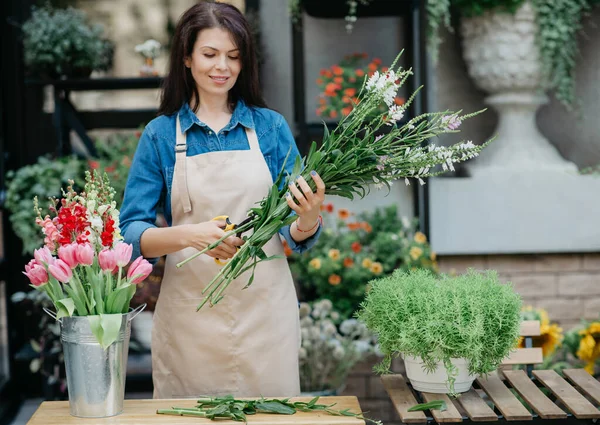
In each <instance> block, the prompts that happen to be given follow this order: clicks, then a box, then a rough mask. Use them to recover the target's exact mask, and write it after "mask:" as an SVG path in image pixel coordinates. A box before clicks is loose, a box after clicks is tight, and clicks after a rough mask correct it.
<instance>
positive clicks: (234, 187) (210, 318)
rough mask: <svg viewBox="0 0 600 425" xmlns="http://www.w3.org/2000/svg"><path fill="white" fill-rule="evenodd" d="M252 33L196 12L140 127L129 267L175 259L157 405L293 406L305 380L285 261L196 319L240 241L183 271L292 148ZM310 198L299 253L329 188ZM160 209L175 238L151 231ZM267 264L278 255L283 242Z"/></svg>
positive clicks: (297, 226) (296, 207)
mask: <svg viewBox="0 0 600 425" xmlns="http://www.w3.org/2000/svg"><path fill="white" fill-rule="evenodd" d="M257 69H258V66H257V60H256V56H255V51H254V45H253V41H252V36H251V33H250V27H249V25H248V23H247V21H246V20H245V18H244V16H243V15H242V14H241V13H240V11H239V10H238V9H236V8H235V7H233V6H231V5H228V4H224V3H209V2H202V3H199V4H197V5H195V6H193V7H191V8H190V9H189V10H188V11H187V12H185V13H184V15H183V16H182V17H181V19H180V21H179V23H178V25H177V28H176V30H175V35H174V38H173V47H172V51H171V57H170V69H169V73H168V75H167V77H166V79H165V83H164V88H163V93H162V99H161V104H160V108H159V116H158V118H156V119H154V120H153V121H151V122H150V123H149V124H148V125H147V126H146V128H145V130H144V132H143V134H142V136H141V138H140V141H139V145H138V148H137V152H136V154H135V157H134V160H133V163H132V166H131V170H130V174H129V179H128V182H127V187H126V190H125V200H124V203H123V208H122V210H121V227H122V229H123V234H124V237H125V240H126V241H127V242H128V243H131V244H133V246H134V250H135V251H136V253H135V254H134V256H135V255H139V254H138V252H139V253H141V254H142V255H143V256H144V257H146V258H149V259H156V258H157V257H160V256H163V255H167V262H166V267H165V275H164V278H163V281H162V286H161V292H160V297H159V299H158V302H157V304H156V309H155V313H154V328H153V334H152V378H153V382H154V397H155V398H178V397H198V396H200V395H225V394H233V395H235V396H250V397H255V396H260V395H263V396H293V395H297V394H298V393H299V392H300V387H299V375H298V348H299V340H300V334H299V320H298V301H297V298H296V293H295V289H294V286H293V282H292V278H291V274H290V271H289V268H288V265H287V262H286V261H285V259H281V260H274V261H268V262H264V263H260V264H259V265H258V267H257V269H256V272H255V275H254V283H253V285H252V286H251V287H250V288H248V289H246V290H244V291H242V290H241V288H242V287H243V286H244V285H245V284H246V282H247V279H248V275H247V274H245V275H243V276H242V277H240V279H239V280H237V281H234V282H233V283H232V285H231V286H230V288H229V289H228V292H227V295H226V296H225V298H224V299H223V300H222V301H220V302H219V304H218V305H216V306H214V307H212V308H209V307H208V306H207V307H206V308H203V309H201V310H200V311H199V312H196V307H197V305H198V304H199V303H200V301H201V299H202V297H203V295H202V289H203V288H204V287H205V286H206V285H207V284H208V282H210V280H211V279H212V278H213V276H215V275H216V274H217V273H218V271H219V269H220V267H221V266H220V265H218V264H217V263H216V262H215V259H221V260H227V259H229V258H231V257H232V256H233V255H234V254H235V252H236V249H237V247H238V246H240V245H242V244H243V240H241V239H240V238H237V237H233V236H232V237H229V238H227V239H226V240H225V241H224V242H223V243H222V244H221V245H220V246H218V247H217V248H215V249H213V250H211V251H208V252H207V253H206V255H201V256H200V257H198V258H196V259H195V260H193V261H191V262H190V263H188V264H186V265H185V266H183V267H181V268H176V267H175V265H176V264H177V263H178V262H180V261H182V260H183V259H185V258H188V257H189V256H190V255H192V254H193V253H195V252H197V250H202V249H204V248H205V247H207V246H208V245H209V244H211V243H213V242H215V241H216V240H218V239H219V238H221V237H222V236H223V235H224V234H225V233H224V230H223V228H224V227H225V224H226V223H225V222H224V221H222V220H217V221H213V220H212V218H214V217H216V216H220V215H228V216H230V217H231V221H232V222H233V223H239V222H241V221H242V220H244V219H245V218H246V213H247V211H248V210H249V208H251V207H252V206H253V205H254V204H255V203H256V202H258V201H260V200H261V199H262V198H263V197H264V196H265V195H266V194H267V192H268V189H269V187H270V186H272V184H273V180H274V176H277V174H278V173H279V170H280V169H281V167H282V166H284V161H285V158H286V155H287V154H288V152H289V150H290V149H291V154H290V156H289V159H288V161H287V162H285V168H286V169H287V170H288V171H289V172H291V170H292V168H293V163H294V160H295V157H296V156H298V150H297V148H296V146H295V143H294V139H293V137H292V134H291V132H290V129H289V127H288V125H287V124H286V122H285V120H284V119H283V117H282V116H281V115H280V114H278V113H276V112H274V111H272V110H269V109H266V108H265V107H264V101H263V100H262V98H261V95H260V91H259V84H258V73H257ZM312 178H313V179H314V181H315V183H316V185H317V191H316V193H313V192H312V191H311V189H310V188H309V186H308V184H307V182H306V181H305V180H304V179H302V178H300V179H299V180H298V181H296V182H295V183H293V184H291V185H290V188H289V192H290V193H291V195H290V196H288V204H289V206H290V207H291V208H292V210H293V211H294V212H295V213H296V214H297V216H298V218H297V220H296V221H295V222H294V223H292V225H291V226H289V227H287V228H285V229H282V232H281V233H282V234H283V236H284V237H285V239H286V240H287V242H288V243H289V245H290V247H291V248H292V249H293V250H295V251H296V252H302V251H304V250H305V249H308V248H309V247H310V246H312V245H313V244H314V242H315V241H316V238H317V237H318V233H319V231H320V227H321V225H320V221H319V218H320V216H319V211H320V207H321V205H322V203H323V200H324V191H325V186H324V184H323V181H322V180H321V179H320V177H319V176H318V175H316V173H313V175H312ZM161 204H162V206H163V207H164V211H165V216H166V219H167V222H168V223H169V227H164V228H157V227H156V226H155V225H154V223H155V219H156V212H157V208H158V207H159V206H160V205H161ZM265 252H266V253H267V255H276V254H283V247H282V243H281V240H280V239H279V237H278V236H276V237H274V238H273V239H272V240H271V241H270V242H269V243H267V245H265Z"/></svg>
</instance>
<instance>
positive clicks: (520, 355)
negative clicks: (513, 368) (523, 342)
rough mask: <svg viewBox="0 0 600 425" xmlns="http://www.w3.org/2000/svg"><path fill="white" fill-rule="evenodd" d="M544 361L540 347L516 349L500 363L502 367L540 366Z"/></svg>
mask: <svg viewBox="0 0 600 425" xmlns="http://www.w3.org/2000/svg"><path fill="white" fill-rule="evenodd" d="M543 361H544V355H543V353H542V348H541V347H534V348H517V349H516V351H513V352H511V353H510V354H509V355H508V357H507V358H506V359H505V360H504V361H503V362H502V364H503V365H514V364H540V363H542V362H543Z"/></svg>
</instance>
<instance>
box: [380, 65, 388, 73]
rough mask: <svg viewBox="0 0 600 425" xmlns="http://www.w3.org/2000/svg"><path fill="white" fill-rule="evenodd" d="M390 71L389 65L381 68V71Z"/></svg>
mask: <svg viewBox="0 0 600 425" xmlns="http://www.w3.org/2000/svg"><path fill="white" fill-rule="evenodd" d="M388 71H389V68H388V67H387V66H384V67H383V68H381V72H383V73H386V72H388Z"/></svg>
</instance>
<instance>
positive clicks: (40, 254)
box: [33, 247, 54, 264]
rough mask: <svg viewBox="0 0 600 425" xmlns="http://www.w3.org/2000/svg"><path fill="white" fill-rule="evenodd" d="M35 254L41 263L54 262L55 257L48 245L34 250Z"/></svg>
mask: <svg viewBox="0 0 600 425" xmlns="http://www.w3.org/2000/svg"><path fill="white" fill-rule="evenodd" d="M33 256H34V257H35V260H36V261H37V262H38V263H39V264H52V263H53V262H54V257H53V256H52V252H51V251H50V250H49V249H48V247H43V248H39V249H36V250H35V251H33Z"/></svg>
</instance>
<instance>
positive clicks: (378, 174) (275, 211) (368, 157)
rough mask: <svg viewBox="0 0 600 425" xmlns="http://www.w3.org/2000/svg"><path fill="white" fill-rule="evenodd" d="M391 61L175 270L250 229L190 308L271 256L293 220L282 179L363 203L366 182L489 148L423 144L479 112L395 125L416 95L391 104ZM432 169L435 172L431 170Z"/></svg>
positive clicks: (401, 75)
mask: <svg viewBox="0 0 600 425" xmlns="http://www.w3.org/2000/svg"><path fill="white" fill-rule="evenodd" d="M397 61H398V58H396V60H395V61H394V63H393V64H392V66H391V67H390V68H389V69H388V71H386V72H385V73H381V74H380V73H379V72H375V73H374V74H373V75H371V76H370V77H369V78H368V79H367V78H365V82H364V83H363V88H362V89H361V92H360V93H359V95H358V100H357V104H356V105H355V107H354V108H353V109H352V112H350V113H349V114H348V116H346V117H344V118H343V119H342V120H341V121H340V122H339V124H338V125H337V127H336V128H335V129H334V130H333V131H332V132H329V131H328V129H327V127H325V134H324V137H323V144H322V146H321V147H320V148H318V149H317V144H316V143H314V142H313V144H312V146H311V148H310V150H309V153H308V155H307V156H306V157H305V158H303V159H302V160H301V159H300V158H297V160H296V162H295V165H294V169H293V172H292V173H291V174H290V175H287V176H286V175H284V170H283V169H282V170H281V172H280V174H279V176H278V178H277V180H276V181H275V183H274V184H273V186H272V187H271V189H270V192H269V194H268V195H267V196H266V197H265V198H264V199H263V200H262V201H261V202H260V203H259V205H258V206H257V207H255V208H251V209H250V211H248V219H247V220H245V221H244V222H243V223H242V224H241V225H240V226H238V227H237V228H236V229H234V230H232V231H231V232H228V233H227V234H226V235H225V236H224V237H223V238H222V239H220V240H218V241H217V242H215V243H213V244H211V245H209V246H208V247H206V249H204V250H202V251H199V252H198V253H196V254H194V255H193V256H191V257H190V258H188V259H186V260H184V261H182V262H181V263H179V264H178V265H177V266H178V267H181V266H183V265H184V264H186V263H187V262H188V261H190V260H192V259H193V258H196V257H197V256H199V255H200V254H203V253H205V252H206V251H209V250H211V249H213V248H214V247H216V246H217V245H218V244H219V243H221V242H222V240H224V239H226V238H227V237H229V236H231V235H234V234H236V233H238V234H239V233H243V232H245V231H248V230H253V233H252V235H251V236H249V237H244V239H245V244H244V245H243V246H242V247H241V248H240V249H239V250H238V251H237V253H236V254H235V255H234V256H233V258H232V259H231V260H230V261H229V262H227V263H226V264H225V265H224V266H223V268H222V269H221V270H220V272H219V273H218V274H217V275H216V276H215V277H214V279H213V280H212V282H211V283H210V284H209V285H208V286H207V287H206V288H205V289H204V293H205V294H207V296H206V297H205V299H204V300H203V302H202V303H201V304H200V305H199V306H198V310H199V309H200V308H202V307H203V306H204V305H205V304H206V303H209V304H210V305H211V306H212V305H214V304H216V303H218V302H219V300H221V299H222V298H223V291H224V290H225V289H226V288H227V286H228V285H229V284H230V283H231V282H232V281H233V280H234V279H235V278H237V277H238V276H240V275H241V274H242V273H244V272H246V271H248V270H252V272H253V271H254V268H255V267H256V264H258V263H259V262H261V261H268V260H270V259H272V258H273V257H268V256H267V255H266V254H265V252H264V251H263V249H262V247H263V246H264V245H265V244H266V243H267V242H268V241H269V240H270V239H271V238H272V237H273V236H274V235H276V234H277V232H278V231H279V229H281V228H282V227H284V226H287V225H289V224H290V223H292V222H293V221H294V220H295V219H296V216H295V215H290V212H291V209H290V207H289V206H288V204H287V202H286V192H287V190H288V189H287V186H288V185H287V184H283V185H282V186H281V189H279V187H280V183H281V182H282V181H283V180H285V182H286V183H287V182H290V181H294V180H296V178H297V177H298V176H300V175H301V176H302V177H304V178H305V180H306V181H307V182H308V183H309V185H310V186H311V188H312V189H313V190H314V189H315V184H314V181H313V180H312V178H309V177H310V173H311V171H316V172H317V173H318V174H319V176H320V177H321V179H322V180H323V182H324V183H325V186H326V190H325V193H326V194H328V195H337V196H343V197H346V198H350V199H353V198H354V196H355V195H358V196H360V197H364V196H365V195H366V194H367V193H368V190H369V185H371V184H375V185H377V186H379V187H383V186H387V187H388V188H389V187H390V185H391V184H392V182H393V181H394V180H397V179H404V181H405V182H406V184H409V179H416V180H417V181H419V183H421V184H424V183H425V182H424V180H423V179H424V178H425V177H430V176H435V175H438V174H441V173H443V172H446V171H448V170H454V164H455V163H458V162H463V161H466V160H468V159H471V158H474V157H475V156H477V155H478V154H479V152H480V151H481V150H482V149H483V148H484V147H485V146H486V145H487V143H489V142H486V143H484V144H482V145H479V146H477V145H475V144H473V143H472V142H471V141H467V142H460V143H456V144H454V145H452V146H447V147H445V146H435V145H433V144H429V145H427V144H425V142H426V141H428V140H430V139H432V138H434V137H436V136H438V135H440V134H444V133H453V132H457V128H458V127H459V125H460V124H461V123H462V121H464V120H465V119H467V118H470V117H473V116H475V115H477V114H478V113H480V112H481V111H479V112H475V113H472V114H466V115H461V111H444V112H434V113H425V114H422V115H419V116H416V117H414V118H412V119H410V120H408V121H407V122H406V124H404V125H399V122H400V120H401V119H402V118H403V116H404V114H405V111H406V108H407V107H408V106H409V105H410V104H411V103H412V101H413V99H414V97H415V96H416V94H417V93H418V91H419V90H417V91H416V92H415V93H413V94H412V95H411V97H410V98H409V99H408V101H407V102H406V103H405V104H404V105H397V104H396V102H395V99H396V97H397V93H398V89H399V88H400V87H401V86H402V85H403V84H404V82H405V81H406V80H407V78H408V77H409V76H410V75H412V71H411V70H403V69H401V68H400V67H397V68H396V62H397ZM382 102H384V103H385V104H386V105H387V110H386V111H385V112H383V113H382V112H377V111H379V106H380V105H381V103H382ZM373 117H374V118H373ZM438 165H440V166H441V167H442V169H441V170H438V171H436V170H434V167H435V166H438ZM253 278H254V273H252V274H251V275H250V278H249V281H248V285H250V284H251V283H252V280H253ZM246 287H247V286H246Z"/></svg>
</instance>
